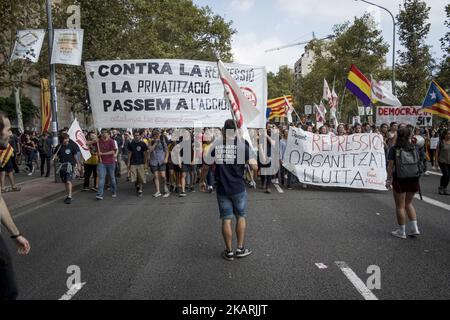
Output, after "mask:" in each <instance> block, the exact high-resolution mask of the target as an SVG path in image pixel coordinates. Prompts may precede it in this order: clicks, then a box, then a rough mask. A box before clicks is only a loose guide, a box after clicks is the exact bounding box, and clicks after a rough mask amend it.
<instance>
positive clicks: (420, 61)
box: [397, 0, 433, 105]
mask: <svg viewBox="0 0 450 320" xmlns="http://www.w3.org/2000/svg"><path fill="white" fill-rule="evenodd" d="M429 12H430V7H428V6H427V4H426V2H425V1H421V0H405V1H404V3H403V9H402V10H400V13H399V14H398V15H397V21H398V25H399V31H398V34H399V37H400V42H401V44H402V45H403V46H404V47H405V49H406V51H404V52H401V51H399V57H400V59H399V60H400V61H399V64H398V67H397V70H398V74H399V80H400V81H403V82H405V83H406V86H405V87H402V88H399V90H398V91H399V99H400V101H402V103H403V104H404V105H420V104H421V103H422V101H423V98H424V96H425V94H426V91H427V88H428V85H429V81H430V78H431V73H432V69H433V59H432V57H431V53H430V47H429V46H428V45H426V44H425V41H426V38H427V36H428V33H429V32H430V23H428V17H429Z"/></svg>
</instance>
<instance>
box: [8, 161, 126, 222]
mask: <svg viewBox="0 0 450 320" xmlns="http://www.w3.org/2000/svg"><path fill="white" fill-rule="evenodd" d="M21 169H22V168H21ZM53 172H54V170H53V166H52V170H51V173H50V176H49V177H48V178H45V177H40V171H38V170H37V171H36V172H34V174H33V175H32V176H28V173H27V172H26V171H25V170H21V172H20V173H18V174H15V175H14V176H15V178H16V185H17V186H19V187H20V188H21V190H20V191H18V192H6V193H2V195H3V198H4V199H5V201H6V204H7V206H8V208H9V210H10V212H11V214H12V215H17V214H18V213H21V212H24V211H27V210H29V209H31V208H36V207H38V206H40V205H43V204H46V203H48V202H50V201H52V200H55V199H58V198H61V203H62V201H63V198H64V196H65V195H66V191H65V189H64V183H62V182H60V179H59V177H58V181H59V182H58V183H56V182H55V175H54V173H53ZM126 173H127V169H126V166H125V164H124V163H122V176H124V175H125V177H126ZM92 182H93V181H92V177H91V183H92ZM72 183H73V192H77V191H78V190H81V188H82V186H83V179H74V180H73V182H72ZM6 184H7V186H8V187H10V186H9V181H8V180H7V179H6Z"/></svg>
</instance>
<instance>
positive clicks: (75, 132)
mask: <svg viewBox="0 0 450 320" xmlns="http://www.w3.org/2000/svg"><path fill="white" fill-rule="evenodd" d="M67 134H68V135H69V137H70V140H72V141H73V142H75V143H76V144H77V145H78V147H79V148H80V151H81V155H82V156H83V159H84V160H87V159H89V158H90V157H91V152H90V151H89V147H88V145H87V142H86V137H85V136H84V133H83V131H82V130H81V128H80V124H79V123H78V121H77V119H75V120H73V122H72V125H71V126H70V129H69V131H68V132H67Z"/></svg>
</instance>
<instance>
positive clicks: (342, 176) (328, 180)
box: [283, 127, 387, 190]
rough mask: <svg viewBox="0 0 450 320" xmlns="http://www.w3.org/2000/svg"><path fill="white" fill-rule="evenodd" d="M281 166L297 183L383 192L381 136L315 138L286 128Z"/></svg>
mask: <svg viewBox="0 0 450 320" xmlns="http://www.w3.org/2000/svg"><path fill="white" fill-rule="evenodd" d="M284 159H285V160H284V161H285V162H284V163H283V166H284V167H285V168H286V169H288V170H289V171H291V172H292V173H293V174H295V175H296V176H297V178H298V179H299V181H300V182H301V183H306V184H312V185H319V186H329V187H346V188H356V189H373V190H386V187H385V182H386V178H387V174H386V157H385V154H384V142H383V136H382V135H380V134H373V133H364V134H353V135H349V136H335V135H318V134H313V133H310V132H306V131H303V130H302V129H296V128H292V127H291V128H290V129H289V137H288V142H287V146H286V151H285V154H284Z"/></svg>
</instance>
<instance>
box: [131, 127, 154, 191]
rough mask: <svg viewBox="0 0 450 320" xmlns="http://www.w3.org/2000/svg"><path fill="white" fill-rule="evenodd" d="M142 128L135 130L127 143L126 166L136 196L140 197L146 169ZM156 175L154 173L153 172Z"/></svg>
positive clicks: (146, 151)
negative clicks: (131, 138)
mask: <svg viewBox="0 0 450 320" xmlns="http://www.w3.org/2000/svg"><path fill="white" fill-rule="evenodd" d="M143 135H144V130H141V131H135V132H134V139H133V140H132V141H131V142H130V143H128V146H127V148H128V159H127V167H128V172H129V176H130V180H131V182H134V185H135V187H136V193H137V196H138V197H142V193H143V188H144V184H145V183H146V178H145V172H146V171H147V170H148V146H147V144H146V143H145V142H144V141H142V136H143ZM155 175H156V174H155Z"/></svg>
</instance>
